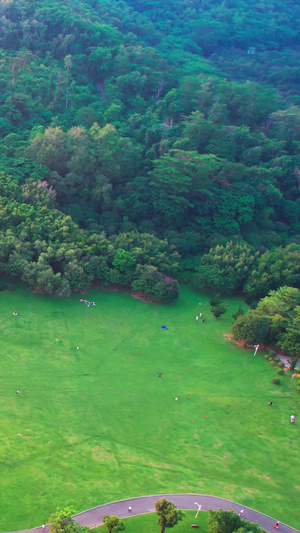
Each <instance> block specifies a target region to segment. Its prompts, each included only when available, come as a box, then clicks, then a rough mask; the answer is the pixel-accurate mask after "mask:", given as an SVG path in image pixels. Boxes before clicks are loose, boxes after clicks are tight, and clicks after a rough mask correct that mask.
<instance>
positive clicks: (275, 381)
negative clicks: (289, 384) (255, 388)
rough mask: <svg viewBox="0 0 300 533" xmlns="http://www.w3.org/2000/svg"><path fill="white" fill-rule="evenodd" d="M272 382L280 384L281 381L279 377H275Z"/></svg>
mask: <svg viewBox="0 0 300 533" xmlns="http://www.w3.org/2000/svg"><path fill="white" fill-rule="evenodd" d="M272 383H273V385H280V383H281V382H280V379H279V378H273V379H272Z"/></svg>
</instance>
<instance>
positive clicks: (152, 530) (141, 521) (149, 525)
mask: <svg viewBox="0 0 300 533" xmlns="http://www.w3.org/2000/svg"><path fill="white" fill-rule="evenodd" d="M157 519H158V516H157V515H156V514H155V513H151V514H146V515H145V514H144V515H141V516H133V517H131V518H126V519H125V520H124V524H125V531H126V533H160V526H159V525H158V524H157ZM207 521H208V513H205V512H202V511H201V513H200V514H199V515H198V517H197V518H195V511H184V517H183V520H182V521H181V522H178V524H176V526H174V528H172V529H166V530H165V532H166V533H168V532H170V533H187V532H188V531H189V532H191V531H195V532H197V531H198V533H207ZM191 524H197V525H198V526H199V528H195V529H191ZM95 531H96V533H107V528H106V527H105V526H101V527H99V528H95Z"/></svg>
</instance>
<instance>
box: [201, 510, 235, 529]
mask: <svg viewBox="0 0 300 533" xmlns="http://www.w3.org/2000/svg"><path fill="white" fill-rule="evenodd" d="M242 524H243V522H242V520H241V519H240V517H239V516H238V515H237V514H236V513H235V512H234V511H232V510H230V511H222V510H221V509H219V510H218V511H209V519H208V533H233V532H234V531H238V530H239V529H240V527H241V526H242Z"/></svg>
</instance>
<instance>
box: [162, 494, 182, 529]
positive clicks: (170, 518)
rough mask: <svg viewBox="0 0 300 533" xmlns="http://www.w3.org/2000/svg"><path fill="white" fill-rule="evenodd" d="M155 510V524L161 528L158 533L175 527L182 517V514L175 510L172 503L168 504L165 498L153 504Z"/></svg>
mask: <svg viewBox="0 0 300 533" xmlns="http://www.w3.org/2000/svg"><path fill="white" fill-rule="evenodd" d="M155 509H156V513H157V514H158V516H159V518H158V520H157V523H158V524H159V525H160V526H161V530H160V533H164V531H165V529H166V528H171V527H174V526H176V524H178V522H179V521H180V520H182V518H183V516H184V513H183V512H182V511H180V510H179V509H177V507H176V506H175V505H174V503H172V502H168V501H167V500H165V498H162V499H161V500H159V501H157V502H155Z"/></svg>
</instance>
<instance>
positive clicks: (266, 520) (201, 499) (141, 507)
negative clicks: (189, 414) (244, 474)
mask: <svg viewBox="0 0 300 533" xmlns="http://www.w3.org/2000/svg"><path fill="white" fill-rule="evenodd" d="M160 498H166V500H169V501H172V502H173V503H175V505H176V506H177V507H178V508H179V509H186V510H188V509H192V510H194V511H195V514H196V511H197V509H198V507H197V505H196V504H195V502H197V504H199V505H201V506H202V508H201V509H202V511H207V510H208V509H212V510H213V511H215V510H217V509H223V510H225V511H228V510H229V509H233V510H234V511H236V513H239V512H240V510H241V509H244V515H243V518H244V520H247V521H248V522H258V523H259V525H260V527H261V528H262V529H264V530H265V531H269V532H270V533H275V531H276V530H274V525H275V523H276V520H277V518H276V517H275V518H271V517H270V516H267V515H264V514H262V513H259V512H258V511H254V510H253V509H250V508H249V507H245V506H244V505H241V504H238V503H235V502H232V501H230V500H223V498H217V497H216V496H208V495H207V494H157V495H156V496H142V497H140V498H131V499H128V500H120V501H118V502H112V503H106V504H105V505H99V506H98V507H94V508H93V509H89V510H88V511H84V512H83V513H79V514H77V515H75V518H77V520H78V521H79V522H80V524H81V525H85V526H89V527H95V526H99V525H102V524H103V516H104V515H109V516H112V515H117V516H118V517H119V518H126V517H128V516H134V515H139V514H146V513H153V512H155V507H154V505H155V502H156V501H157V500H160ZM129 505H131V507H132V511H131V512H129V511H128V507H129ZM41 531H42V527H36V528H34V529H26V530H23V531H22V532H19V533H40V532H41ZM293 532H295V533H300V531H299V530H297V529H295V528H292V527H290V526H287V525H286V524H282V523H280V525H279V530H278V533H293ZM45 533H48V528H47V527H46V529H45Z"/></svg>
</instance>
